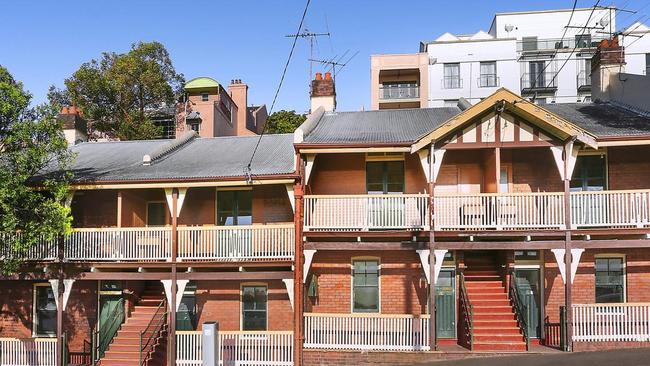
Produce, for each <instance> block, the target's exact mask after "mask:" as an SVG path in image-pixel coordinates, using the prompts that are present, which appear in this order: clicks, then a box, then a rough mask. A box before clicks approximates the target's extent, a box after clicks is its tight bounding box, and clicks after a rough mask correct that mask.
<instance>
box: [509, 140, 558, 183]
mask: <svg viewBox="0 0 650 366" xmlns="http://www.w3.org/2000/svg"><path fill="white" fill-rule="evenodd" d="M501 161H502V163H504V164H508V163H510V164H511V166H512V182H513V186H512V190H513V191H514V192H563V191H564V184H563V183H562V180H561V179H560V173H559V172H558V170H557V165H556V164H555V160H553V154H551V150H550V149H549V148H547V147H544V148H534V149H516V150H515V149H511V150H507V149H504V150H502V151H501Z"/></svg>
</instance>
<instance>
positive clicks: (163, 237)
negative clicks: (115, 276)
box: [65, 226, 172, 261]
mask: <svg viewBox="0 0 650 366" xmlns="http://www.w3.org/2000/svg"><path fill="white" fill-rule="evenodd" d="M171 234H172V230H171V227H169V226H165V227H129V228H100V229H96V228H93V229H74V231H73V232H72V234H71V235H70V236H69V237H68V238H67V239H66V242H65V259H66V260H92V261H102V260H116V261H141V260H145V261H148V260H167V259H169V258H170V257H171Z"/></svg>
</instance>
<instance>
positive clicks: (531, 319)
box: [515, 268, 541, 338]
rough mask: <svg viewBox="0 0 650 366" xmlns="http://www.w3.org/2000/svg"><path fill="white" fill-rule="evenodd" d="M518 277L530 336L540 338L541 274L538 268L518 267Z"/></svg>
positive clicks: (518, 286) (518, 289) (518, 288)
mask: <svg viewBox="0 0 650 366" xmlns="http://www.w3.org/2000/svg"><path fill="white" fill-rule="evenodd" d="M515 277H516V279H517V291H518V292H519V296H520V297H521V301H522V302H523V303H524V306H525V312H526V315H525V316H526V322H527V324H528V336H529V337H530V338H539V337H540V336H541V327H540V320H541V311H540V310H541V308H540V300H541V296H540V295H541V292H540V276H539V269H538V268H517V269H516V270H515Z"/></svg>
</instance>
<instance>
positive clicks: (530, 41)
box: [521, 37, 537, 51]
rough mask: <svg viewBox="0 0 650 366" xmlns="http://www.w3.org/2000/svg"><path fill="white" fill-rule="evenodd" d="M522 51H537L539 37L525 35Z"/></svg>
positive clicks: (522, 40)
mask: <svg viewBox="0 0 650 366" xmlns="http://www.w3.org/2000/svg"><path fill="white" fill-rule="evenodd" d="M521 49H522V51H535V50H536V49H537V37H523V38H522V39H521Z"/></svg>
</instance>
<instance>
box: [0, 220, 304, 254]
mask: <svg viewBox="0 0 650 366" xmlns="http://www.w3.org/2000/svg"><path fill="white" fill-rule="evenodd" d="M294 238H295V229H294V224H292V223H291V224H272V225H242V226H189V227H178V253H177V258H178V260H179V261H186V262H191V261H207V260H209V261H218V262H252V261H280V260H292V259H293V256H294V245H295V239H294ZM4 242H7V243H10V242H9V240H5V241H4ZM171 243H172V228H171V227H170V226H164V227H137V228H83V229H74V230H73V232H72V233H71V234H70V235H69V236H68V237H67V238H66V239H65V241H64V260H65V261H84V262H101V261H114V262H150V261H170V260H171V257H172V256H171V250H172V249H171ZM10 248H11V247H10V246H8V245H6V246H4V251H5V253H3V255H4V256H5V257H7V258H11V257H16V256H19V255H17V254H16V253H12V252H11V251H10ZM56 253H57V245H56V242H55V241H43V242H41V243H38V244H37V245H35V246H34V247H32V248H30V249H29V250H28V251H27V253H25V254H23V255H21V257H22V258H23V259H24V260H35V261H51V260H54V259H56V257H57V254H56Z"/></svg>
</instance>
